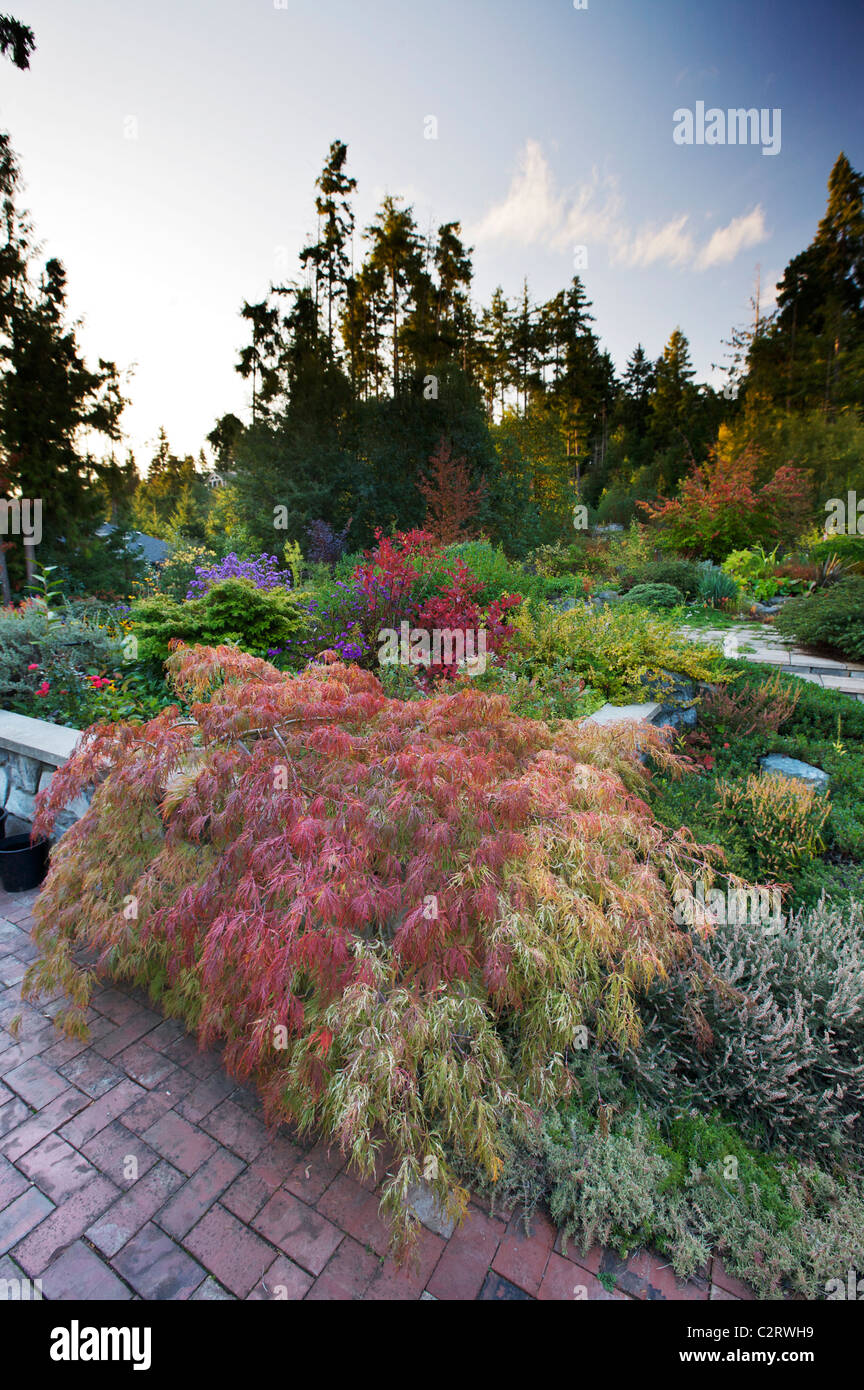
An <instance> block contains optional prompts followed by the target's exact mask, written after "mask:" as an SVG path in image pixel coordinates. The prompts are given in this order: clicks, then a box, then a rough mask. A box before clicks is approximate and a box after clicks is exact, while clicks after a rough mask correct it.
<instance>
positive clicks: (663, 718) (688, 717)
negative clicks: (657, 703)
mask: <svg viewBox="0 0 864 1390" xmlns="http://www.w3.org/2000/svg"><path fill="white" fill-rule="evenodd" d="M698 719H699V716H698V714H697V712H696V706H695V705H662V706H661V708H660V712H659V714H657V715H656V716H655V717H654V719H652V720H651V723H652V724H656V725H657V727H658V728H662V727H663V725H664V724H668V725H669V726H670V728H673V729H695V728H696V725H697V723H698Z"/></svg>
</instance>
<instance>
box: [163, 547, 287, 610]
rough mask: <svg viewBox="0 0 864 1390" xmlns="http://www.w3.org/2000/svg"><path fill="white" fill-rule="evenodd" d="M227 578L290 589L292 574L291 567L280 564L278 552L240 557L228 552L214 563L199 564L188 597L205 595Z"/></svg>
mask: <svg viewBox="0 0 864 1390" xmlns="http://www.w3.org/2000/svg"><path fill="white" fill-rule="evenodd" d="M226 579H248V580H249V583H250V584H252V585H253V587H254V588H256V589H263V590H265V591H267V590H270V589H290V588H291V587H292V576H291V574H290V572H289V571H288V570H281V569H280V568H279V560H278V558H277V557H276V556H275V555H266V554H264V555H256V556H253V557H252V558H251V559H249V560H241V559H239V558H238V556H237V555H235V554H233V552H232V554H230V555H226V556H225V558H224V560H219V561H217V563H216V564H215V565H202V566H198V567H197V568H196V570H195V578H194V579H192V580H190V582H189V591H188V593H187V594H186V597H187V598H189V599H193V598H204V596H205V595H206V594H208V593H209V592H210V590H211V589H213V588H215V586H216V585H217V584H221V583H222V582H223V581H224V580H226Z"/></svg>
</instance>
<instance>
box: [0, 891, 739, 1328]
mask: <svg viewBox="0 0 864 1390" xmlns="http://www.w3.org/2000/svg"><path fill="white" fill-rule="evenodd" d="M34 897H35V894H32V893H30V894H20V895H15V896H9V895H6V894H3V893H2V892H0V1279H7V1280H8V1279H21V1278H24V1277H27V1278H30V1279H31V1280H32V1279H40V1280H41V1282H42V1292H43V1296H44V1297H45V1298H47V1299H134V1298H136V1297H137V1298H142V1299H187V1298H189V1299H276V1298H283V1299H284V1298H288V1299H302V1298H312V1299H341V1300H346V1299H573V1298H588V1299H603V1300H608V1299H695V1300H707V1299H735V1298H748V1297H750V1295H749V1292H748V1290H747V1289H745V1288H744V1287H743V1286H742V1285H740V1284H739V1283H738V1282H737V1281H736V1280H735V1279H733V1278H731V1277H730V1276H729V1275H727V1274H726V1273H725V1271H724V1269H723V1266H722V1263H721V1261H720V1260H718V1259H715V1260H714V1261H712V1263H711V1265H710V1267H709V1268H708V1269H706V1270H704V1271H703V1273H702V1276H701V1277H699V1278H694V1279H693V1280H691V1281H690V1282H689V1283H687V1284H686V1285H683V1286H681V1285H679V1284H677V1283H676V1281H675V1279H674V1277H673V1275H672V1271H671V1269H669V1267H668V1266H664V1264H663V1262H662V1261H661V1260H660V1259H658V1258H657V1257H655V1256H653V1255H651V1254H648V1253H646V1252H641V1253H639V1254H637V1255H635V1256H634V1257H632V1258H631V1259H630V1260H628V1261H626V1262H625V1261H623V1260H621V1259H619V1258H618V1257H617V1256H616V1255H614V1254H613V1253H612V1252H610V1251H604V1250H600V1249H594V1250H591V1251H589V1253H588V1254H587V1255H585V1256H582V1255H581V1254H579V1252H578V1251H576V1250H574V1248H573V1247H572V1245H571V1246H569V1247H568V1252H567V1254H566V1255H565V1254H564V1252H563V1250H562V1244H561V1239H560V1236H559V1234H558V1232H557V1231H556V1230H555V1228H554V1226H553V1225H552V1224H551V1222H550V1221H549V1220H548V1219H547V1218H545V1217H542V1216H538V1218H537V1219H536V1220H535V1222H534V1224H533V1227H532V1231H531V1234H530V1235H526V1234H525V1230H524V1227H523V1224H522V1222H521V1219H520V1217H519V1214H518V1213H514V1214H513V1215H512V1216H511V1217H510V1219H509V1220H506V1219H503V1218H502V1217H500V1216H492V1215H490V1214H489V1212H488V1210H485V1209H483V1206H482V1204H481V1203H479V1202H477V1203H472V1205H471V1208H470V1213H469V1217H468V1219H467V1220H466V1222H465V1224H464V1225H463V1226H461V1227H460V1228H458V1229H457V1230H456V1231H455V1232H454V1233H453V1234H452V1235H450V1237H449V1239H447V1238H446V1235H444V1234H441V1231H440V1229H439V1230H435V1229H430V1228H428V1227H426V1226H424V1228H423V1231H422V1234H421V1237H420V1239H419V1241H418V1245H417V1251H416V1258H415V1260H414V1261H413V1262H412V1263H410V1264H409V1265H408V1266H407V1267H405V1268H397V1266H396V1265H395V1264H394V1262H393V1261H392V1260H391V1259H388V1258H387V1253H386V1252H387V1244H388V1239H387V1230H386V1227H385V1226H384V1224H383V1223H382V1221H381V1219H380V1217H379V1215H378V1198H377V1196H376V1195H375V1188H376V1183H375V1182H362V1181H358V1180H357V1179H356V1178H355V1177H353V1176H352V1175H351V1174H350V1173H349V1172H348V1171H347V1169H346V1165H345V1162H344V1160H343V1159H342V1158H341V1156H340V1155H339V1154H338V1153H336V1152H335V1151H331V1152H327V1150H326V1149H325V1148H324V1147H323V1146H321V1145H317V1144H310V1143H303V1142H301V1141H300V1140H299V1139H298V1137H297V1136H296V1135H295V1134H293V1133H292V1132H291V1131H290V1130H289V1129H288V1128H286V1127H284V1126H283V1127H282V1128H281V1129H280V1130H279V1131H278V1132H276V1133H274V1132H273V1131H272V1130H268V1129H267V1127H266V1126H265V1125H264V1123H263V1120H262V1118H261V1110H260V1106H259V1104H258V1101H257V1099H256V1097H255V1096H254V1094H253V1093H252V1092H251V1091H249V1090H248V1089H247V1088H245V1087H244V1086H238V1085H236V1083H235V1082H234V1081H232V1080H231V1078H230V1077H228V1076H227V1075H226V1073H225V1072H224V1070H223V1068H222V1065H221V1061H220V1057H219V1054H218V1052H200V1051H199V1050H198V1048H197V1047H196V1045H195V1042H194V1040H193V1039H190V1038H189V1037H187V1036H186V1035H185V1034H184V1032H183V1030H182V1028H181V1027H180V1026H179V1025H178V1024H177V1023H175V1022H173V1021H168V1020H165V1019H163V1018H162V1017H161V1016H160V1015H159V1014H158V1013H156V1012H154V1010H153V1009H152V1008H150V1007H149V1005H148V1003H147V1001H146V998H145V997H144V996H142V995H141V994H139V993H137V992H136V991H133V990H129V989H125V988H118V987H116V986H113V985H107V986H106V987H104V988H103V989H102V990H101V991H100V992H99V993H96V994H94V998H93V1004H92V1009H91V1038H90V1041H89V1043H81V1042H75V1041H70V1040H69V1039H66V1038H65V1037H63V1036H62V1035H60V1034H58V1033H57V1031H56V1030H55V1028H54V1025H53V1023H52V1017H51V1016H52V1014H53V1013H55V1012H56V1010H57V1009H58V1008H59V1007H60V1004H61V1001H59V1000H55V1001H53V1002H51V1003H47V1004H40V1005H39V1006H36V1007H34V1006H32V1005H28V1004H24V1005H22V1004H21V1002H20V989H19V986H20V981H21V978H22V976H23V974H24V970H25V967H26V964H27V962H28V961H29V960H31V959H32V958H33V956H34V955H35V950H34V947H33V944H32V942H31V940H30V936H29V931H30V925H31V917H30V914H31V910H32V906H33V901H34ZM17 1013H21V1014H22V1023H21V1027H20V1031H19V1033H18V1035H17V1037H15V1038H13V1037H12V1036H11V1035H10V1033H9V1031H8V1029H9V1024H10V1022H11V1020H12V1018H13V1017H14V1016H15V1015H16V1014H17ZM383 1175H384V1169H383V1165H382V1170H381V1172H380V1173H379V1175H378V1178H379V1181H380V1179H381V1178H383ZM430 1223H431V1224H432V1225H434V1224H435V1222H434V1217H432V1218H430Z"/></svg>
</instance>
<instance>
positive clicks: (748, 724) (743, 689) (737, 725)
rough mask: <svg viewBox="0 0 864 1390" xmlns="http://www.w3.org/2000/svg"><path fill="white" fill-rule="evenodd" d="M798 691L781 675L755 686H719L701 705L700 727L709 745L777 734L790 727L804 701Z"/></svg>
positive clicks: (799, 690)
mask: <svg viewBox="0 0 864 1390" xmlns="http://www.w3.org/2000/svg"><path fill="white" fill-rule="evenodd" d="M800 686H801V682H800V681H798V682H797V688H796V687H795V686H793V685H791V684H790V683H789V682H788V681H784V680H783V679H782V678H781V676H780V674H779V673H776V674H775V675H773V676H769V677H768V678H767V680H763V681H762V682H761V683H759V684H756V685H753V684H750V683H748V682H742V683H736V684H735V685H725V686H723V685H717V686H712V688H711V689H710V690H709V691H708V692H707V693H706V694H705V695H703V696H702V699H701V700H700V702H699V727H700V732H701V733H703V734H704V736H705V737H706V738H707V740H708V741H709V742H712V741H713V740H715V739H722V738H726V737H729V736H734V737H735V738H742V737H743V738H752V737H753V736H754V735H759V734H767V733H769V732H771V733H777V732H778V731H779V730H780V729H782V728H783V727H784V725H786V724H788V723H789V721H790V719H792V717H793V715H794V714H795V711H796V709H797V708H798V703H799V701H800V699H801V689H800Z"/></svg>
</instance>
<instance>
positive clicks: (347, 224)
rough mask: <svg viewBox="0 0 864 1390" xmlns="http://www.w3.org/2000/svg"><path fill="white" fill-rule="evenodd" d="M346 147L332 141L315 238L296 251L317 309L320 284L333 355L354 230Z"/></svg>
mask: <svg viewBox="0 0 864 1390" xmlns="http://www.w3.org/2000/svg"><path fill="white" fill-rule="evenodd" d="M347 158H348V146H347V145H346V144H344V143H343V141H341V140H334V141H333V143H332V144H331V146H330V152H329V154H328V156H327V162H326V164H325V165H324V169H323V171H322V173H321V175H320V177H319V179H318V182H317V184H316V188H317V189H318V196H317V198H316V199H315V210H316V212H317V214H318V237H317V240H316V241H315V242H314V244H313V245H310V246H306V247H304V249H303V250H302V251H301V252H300V262H301V264H302V265H304V266H308V265H311V266H312V267H313V268H314V272H315V287H316V288H315V305H316V309H317V307H318V285H319V282H323V284H324V287H325V288H324V293H325V297H326V301H327V317H326V322H327V343H328V346H329V350H330V355H331V357H332V355H333V350H334V348H333V342H334V324H335V320H336V311H337V307H338V302H339V300H341V299H343V298H344V297H345V295H346V293H347V284H348V278H349V271H350V267H351V261H350V258H349V256H348V251H347V247H348V245H349V243H350V240H351V233H352V232H353V230H354V214H353V212H352V211H351V205H350V203H349V201H348V195H349V194H350V193H353V192H354V189H355V188H356V187H357V180H356V179H353V178H349V177H348V175H347V174H346V173H345V163H346V160H347Z"/></svg>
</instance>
